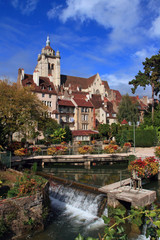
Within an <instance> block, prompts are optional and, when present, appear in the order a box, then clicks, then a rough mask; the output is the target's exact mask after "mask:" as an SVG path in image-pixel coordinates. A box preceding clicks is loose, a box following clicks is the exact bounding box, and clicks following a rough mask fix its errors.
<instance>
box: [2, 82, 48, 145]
mask: <svg viewBox="0 0 160 240" xmlns="http://www.w3.org/2000/svg"><path fill="white" fill-rule="evenodd" d="M46 111H47V108H46V107H45V106H44V105H43V104H42V102H41V101H40V100H39V99H38V97H37V96H36V95H35V94H33V93H32V91H31V89H30V88H28V87H27V88H23V87H18V85H17V84H16V83H12V84H11V83H8V81H7V80H3V81H0V119H1V129H2V131H3V133H4V134H5V138H8V139H9V141H12V135H13V133H15V132H21V134H23V136H24V137H25V138H26V137H28V134H30V133H32V132H33V131H35V128H36V127H37V121H38V120H39V119H40V118H41V116H42V113H45V112H46Z"/></svg>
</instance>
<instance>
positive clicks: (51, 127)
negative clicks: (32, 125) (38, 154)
mask: <svg viewBox="0 0 160 240" xmlns="http://www.w3.org/2000/svg"><path fill="white" fill-rule="evenodd" d="M38 128H39V130H41V131H42V132H43V135H44V137H45V139H46V140H47V141H50V140H51V135H52V134H53V133H54V132H55V131H56V130H57V129H59V128H61V126H60V125H59V124H58V123H57V121H56V120H55V119H52V118H43V119H41V121H40V122H39V126H38Z"/></svg>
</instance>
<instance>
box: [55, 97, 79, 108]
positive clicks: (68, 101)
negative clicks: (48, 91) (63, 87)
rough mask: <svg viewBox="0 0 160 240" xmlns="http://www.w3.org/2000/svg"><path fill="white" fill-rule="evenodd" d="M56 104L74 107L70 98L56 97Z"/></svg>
mask: <svg viewBox="0 0 160 240" xmlns="http://www.w3.org/2000/svg"><path fill="white" fill-rule="evenodd" d="M58 105H59V106H67V107H75V105H74V104H73V102H72V101H70V100H64V99H58Z"/></svg>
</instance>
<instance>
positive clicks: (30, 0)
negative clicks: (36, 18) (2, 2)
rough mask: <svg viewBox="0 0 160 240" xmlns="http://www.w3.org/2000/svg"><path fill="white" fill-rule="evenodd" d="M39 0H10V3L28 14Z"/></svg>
mask: <svg viewBox="0 0 160 240" xmlns="http://www.w3.org/2000/svg"><path fill="white" fill-rule="evenodd" d="M38 2H39V0H25V1H23V2H22V1H21V0H11V4H12V5H13V7H14V8H17V9H19V10H20V11H21V13H22V14H24V15H29V14H30V13H31V12H33V11H34V10H35V9H36V7H37V4H38Z"/></svg>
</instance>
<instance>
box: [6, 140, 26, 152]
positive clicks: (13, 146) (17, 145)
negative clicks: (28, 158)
mask: <svg viewBox="0 0 160 240" xmlns="http://www.w3.org/2000/svg"><path fill="white" fill-rule="evenodd" d="M21 147H22V143H21V142H11V143H9V144H8V146H7V150H8V151H11V152H14V151H15V150H18V149H20V148H21Z"/></svg>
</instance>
